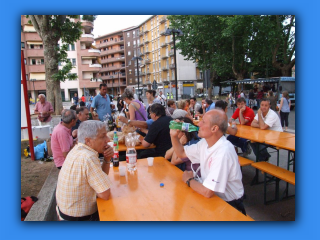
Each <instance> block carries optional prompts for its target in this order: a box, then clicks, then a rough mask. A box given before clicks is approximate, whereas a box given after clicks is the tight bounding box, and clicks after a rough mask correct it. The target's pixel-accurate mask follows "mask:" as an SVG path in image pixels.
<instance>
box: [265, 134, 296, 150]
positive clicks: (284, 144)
mask: <svg viewBox="0 0 320 240" xmlns="http://www.w3.org/2000/svg"><path fill="white" fill-rule="evenodd" d="M265 143H266V144H269V145H272V146H275V147H278V148H281V149H286V150H290V151H293V152H295V150H296V138H295V137H294V136H293V137H288V138H278V139H271V140H266V141H265Z"/></svg>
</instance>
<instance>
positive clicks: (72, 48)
mask: <svg viewBox="0 0 320 240" xmlns="http://www.w3.org/2000/svg"><path fill="white" fill-rule="evenodd" d="M72 21H81V22H82V23H81V25H82V26H83V29H82V31H83V33H82V35H81V37H80V40H78V41H77V42H75V43H74V44H69V46H68V51H67V54H68V58H69V59H70V61H71V63H72V64H73V67H74V68H73V69H72V70H71V73H76V74H77V75H78V79H76V80H69V79H67V80H66V81H65V82H61V83H60V87H61V96H62V100H63V101H69V100H70V99H71V98H72V97H73V95H74V93H78V95H79V96H82V94H84V92H85V91H86V94H87V95H88V94H90V95H93V96H94V95H96V94H97V93H98V92H99V90H98V89H99V84H100V83H101V82H102V81H99V79H98V77H99V76H98V75H99V71H100V68H101V64H100V63H99V59H98V58H99V56H100V50H99V49H95V47H94V46H93V45H92V43H93V42H94V37H93V34H92V31H93V23H92V22H89V21H83V20H80V19H72ZM62 44H63V43H62V42H61V40H60V41H59V42H58V45H59V46H61V45H62ZM21 50H24V58H25V59H24V62H25V66H26V79H27V87H28V94H29V96H30V97H32V98H33V99H36V98H37V96H38V95H39V94H41V93H43V94H46V81H45V65H44V50H43V43H42V39H41V38H40V36H39V35H38V34H37V32H36V30H35V29H34V27H33V25H32V24H30V23H29V19H28V18H26V17H25V16H24V15H21ZM62 67H63V63H59V69H61V68H62Z"/></svg>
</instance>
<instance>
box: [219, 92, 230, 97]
mask: <svg viewBox="0 0 320 240" xmlns="http://www.w3.org/2000/svg"><path fill="white" fill-rule="evenodd" d="M229 93H230V91H223V92H222V93H221V96H228V95H229Z"/></svg>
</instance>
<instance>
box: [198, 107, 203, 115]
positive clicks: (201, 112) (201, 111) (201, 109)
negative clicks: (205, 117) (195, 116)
mask: <svg viewBox="0 0 320 240" xmlns="http://www.w3.org/2000/svg"><path fill="white" fill-rule="evenodd" d="M198 112H199V113H200V114H203V108H202V106H201V108H199V111H198Z"/></svg>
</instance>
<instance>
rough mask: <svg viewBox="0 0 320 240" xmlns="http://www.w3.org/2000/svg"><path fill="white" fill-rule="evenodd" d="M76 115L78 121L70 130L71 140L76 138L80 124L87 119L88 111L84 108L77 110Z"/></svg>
mask: <svg viewBox="0 0 320 240" xmlns="http://www.w3.org/2000/svg"><path fill="white" fill-rule="evenodd" d="M76 113H77V117H78V120H77V122H76V125H75V126H73V127H72V129H71V131H72V137H73V138H77V129H78V128H79V126H80V124H81V123H82V122H84V121H87V120H88V119H89V110H88V108H86V107H80V108H77V110H76Z"/></svg>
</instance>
